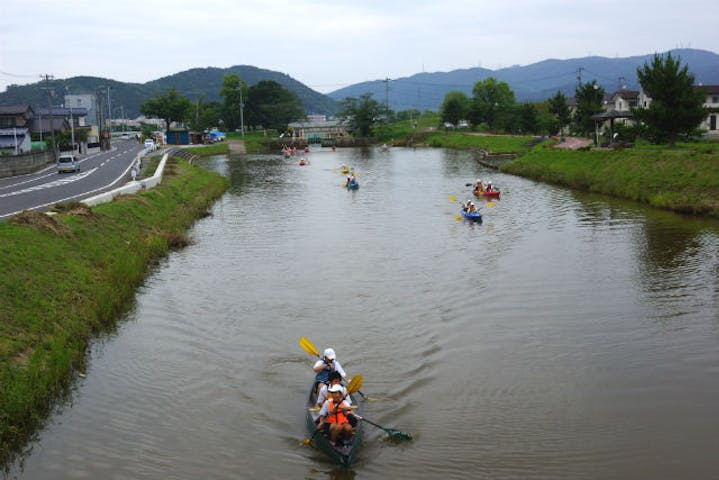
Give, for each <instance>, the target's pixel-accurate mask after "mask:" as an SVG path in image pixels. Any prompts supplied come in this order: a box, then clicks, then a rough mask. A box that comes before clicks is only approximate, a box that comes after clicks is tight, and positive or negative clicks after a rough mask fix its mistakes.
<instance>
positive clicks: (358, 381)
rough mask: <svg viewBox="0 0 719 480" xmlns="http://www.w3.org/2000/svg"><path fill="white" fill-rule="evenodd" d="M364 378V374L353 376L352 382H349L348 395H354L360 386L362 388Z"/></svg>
mask: <svg viewBox="0 0 719 480" xmlns="http://www.w3.org/2000/svg"><path fill="white" fill-rule="evenodd" d="M363 381H364V379H363V378H362V375H355V376H354V377H352V380H350V383H348V384H347V395H352V394H353V393H355V392H357V391H358V390H359V389H360V388H362V382H363Z"/></svg>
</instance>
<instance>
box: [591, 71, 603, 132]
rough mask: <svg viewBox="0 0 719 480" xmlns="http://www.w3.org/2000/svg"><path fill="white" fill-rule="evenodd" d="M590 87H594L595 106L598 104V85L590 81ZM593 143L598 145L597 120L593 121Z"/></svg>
mask: <svg viewBox="0 0 719 480" xmlns="http://www.w3.org/2000/svg"><path fill="white" fill-rule="evenodd" d="M592 88H593V89H594V100H595V101H596V102H597V106H600V105H601V103H600V102H599V85H597V84H596V82H595V83H592ZM594 145H596V146H599V121H595V122H594Z"/></svg>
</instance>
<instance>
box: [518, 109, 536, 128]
mask: <svg viewBox="0 0 719 480" xmlns="http://www.w3.org/2000/svg"><path fill="white" fill-rule="evenodd" d="M517 121H518V122H517V123H518V127H519V131H520V132H521V133H536V132H537V131H538V130H539V125H538V115H537V108H536V107H535V106H534V105H533V104H531V103H525V104H522V106H521V107H519V112H518V115H517Z"/></svg>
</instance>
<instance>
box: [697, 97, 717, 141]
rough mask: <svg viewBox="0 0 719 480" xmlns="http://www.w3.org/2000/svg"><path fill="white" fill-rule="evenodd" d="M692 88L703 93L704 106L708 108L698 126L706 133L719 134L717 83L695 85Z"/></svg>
mask: <svg viewBox="0 0 719 480" xmlns="http://www.w3.org/2000/svg"><path fill="white" fill-rule="evenodd" d="M694 88H696V89H697V90H701V91H702V92H703V93H704V106H705V107H706V108H708V109H710V111H709V115H708V116H707V118H706V120H704V121H703V122H702V124H701V125H700V126H699V128H701V129H703V130H706V131H707V135H712V136H714V135H719V126H718V125H717V123H719V122H717V120H719V85H697V86H695V87H694Z"/></svg>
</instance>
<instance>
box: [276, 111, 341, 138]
mask: <svg viewBox="0 0 719 480" xmlns="http://www.w3.org/2000/svg"><path fill="white" fill-rule="evenodd" d="M288 127H289V128H291V129H292V130H293V131H294V135H293V136H294V137H297V138H301V139H305V140H307V141H308V142H322V140H333V139H337V138H341V137H346V136H348V132H347V122H346V121H344V120H326V119H325V118H324V116H323V117H322V118H318V117H317V116H315V118H313V119H311V120H310V119H308V120H307V121H305V122H292V123H290V124H289V125H288Z"/></svg>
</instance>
